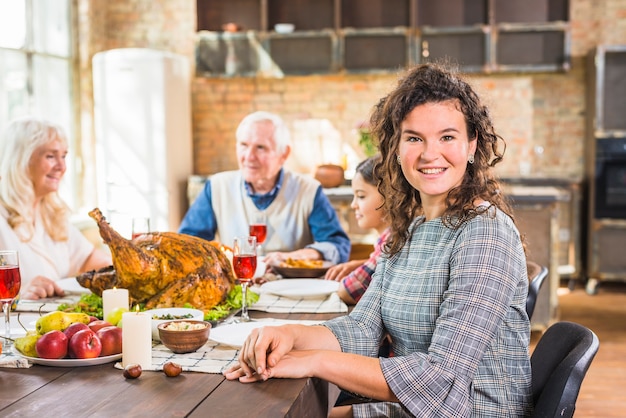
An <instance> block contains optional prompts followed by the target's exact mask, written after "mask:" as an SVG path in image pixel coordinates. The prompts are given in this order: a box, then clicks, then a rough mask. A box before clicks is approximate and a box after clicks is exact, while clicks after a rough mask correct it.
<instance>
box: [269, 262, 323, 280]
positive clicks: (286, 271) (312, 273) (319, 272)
mask: <svg viewBox="0 0 626 418" xmlns="http://www.w3.org/2000/svg"><path fill="white" fill-rule="evenodd" d="M332 266H333V263H331V262H330V261H324V262H323V263H322V267H314V268H306V267H286V266H280V265H277V264H272V269H273V270H274V271H275V272H276V273H278V274H280V275H281V276H283V277H284V278H309V279H312V278H317V277H322V276H323V275H324V274H326V271H328V269H329V268H331V267H332Z"/></svg>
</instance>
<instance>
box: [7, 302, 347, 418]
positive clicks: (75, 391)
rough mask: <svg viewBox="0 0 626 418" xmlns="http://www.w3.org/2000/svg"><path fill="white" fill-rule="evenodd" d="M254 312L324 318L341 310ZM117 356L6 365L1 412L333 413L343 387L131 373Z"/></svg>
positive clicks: (36, 414)
mask: <svg viewBox="0 0 626 418" xmlns="http://www.w3.org/2000/svg"><path fill="white" fill-rule="evenodd" d="M250 314H251V316H252V317H257V318H261V317H272V318H284V319H313V320H324V319H330V318H332V317H335V316H337V314H266V313H262V312H250ZM113 364H114V363H109V364H105V365H99V366H89V367H73V368H63V367H47V366H40V365H34V366H32V367H31V368H29V369H8V368H2V369H0V387H1V389H0V416H2V417H20V418H23V417H46V416H60V417H61V416H62V417H85V416H89V417H114V416H115V417H116V416H119V417H326V416H327V415H328V411H329V410H330V408H331V407H332V405H333V404H334V401H335V399H336V398H337V395H338V394H339V389H338V388H337V387H336V386H334V385H332V384H329V383H327V382H325V381H322V380H319V379H270V380H268V381H266V382H260V383H251V384H242V383H239V382H237V381H228V380H226V379H224V377H223V376H222V375H221V374H208V373H194V372H183V373H182V374H181V375H180V376H178V377H176V378H171V377H166V376H165V374H164V373H162V372H151V371H145V372H144V373H143V374H142V375H141V376H140V377H139V378H138V379H135V380H126V379H125V378H124V377H123V376H122V371H121V370H119V369H116V368H114V367H113Z"/></svg>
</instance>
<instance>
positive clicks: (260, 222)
mask: <svg viewBox="0 0 626 418" xmlns="http://www.w3.org/2000/svg"><path fill="white" fill-rule="evenodd" d="M249 234H250V235H252V236H253V237H256V242H257V253H258V254H259V255H261V254H262V248H261V244H263V242H265V237H266V236H267V219H266V217H265V212H257V213H255V214H254V215H252V220H251V221H250V232H249Z"/></svg>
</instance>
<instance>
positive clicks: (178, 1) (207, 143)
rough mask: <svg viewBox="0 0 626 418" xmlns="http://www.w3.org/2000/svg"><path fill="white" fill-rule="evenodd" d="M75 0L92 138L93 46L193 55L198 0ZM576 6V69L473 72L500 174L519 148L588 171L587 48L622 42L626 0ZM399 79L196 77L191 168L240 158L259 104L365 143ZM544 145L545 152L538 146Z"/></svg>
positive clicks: (563, 170)
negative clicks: (240, 144)
mask: <svg viewBox="0 0 626 418" xmlns="http://www.w3.org/2000/svg"><path fill="white" fill-rule="evenodd" d="M74 1H76V2H77V4H78V6H79V7H78V10H79V16H78V19H79V35H80V38H79V39H80V43H79V45H78V50H79V51H80V68H81V71H82V77H81V115H82V124H83V134H84V138H83V142H84V143H87V145H88V143H89V141H91V140H92V138H93V134H92V121H91V119H92V107H93V105H92V100H91V96H90V94H91V86H90V83H91V79H90V71H91V69H90V59H91V57H92V56H93V54H95V53H97V52H99V51H101V50H105V49H109V48H120V47H150V48H156V49H164V50H169V51H172V52H176V53H181V54H184V55H187V56H189V58H190V60H191V61H192V62H193V56H194V53H193V50H194V48H193V45H194V39H195V22H196V20H195V19H196V17H195V0H158V1H157V0H132V1H131V0H74ZM570 13H571V23H572V45H571V51H572V58H573V59H572V64H573V65H572V69H571V71H569V72H567V73H542V74H506V75H490V76H474V77H473V81H474V83H475V84H476V86H477V89H479V90H480V91H481V93H482V94H483V95H484V98H485V100H487V102H488V103H489V104H490V107H491V109H492V113H493V114H494V119H495V123H496V126H497V128H498V131H499V132H500V133H501V134H502V135H503V137H504V138H505V139H506V140H507V143H508V151H507V156H508V158H507V157H505V163H504V164H502V165H501V167H500V169H499V170H500V172H501V174H503V175H511V176H517V175H519V173H520V164H519V162H520V158H524V159H527V160H528V162H529V163H530V166H531V172H532V173H533V174H534V175H539V176H546V177H547V176H553V177H567V178H582V177H583V172H584V168H583V167H584V138H585V131H584V129H585V110H586V102H585V83H586V80H585V60H584V57H585V56H586V55H587V53H588V51H589V50H590V49H591V48H593V47H594V46H595V45H597V44H603V43H607V44H617V43H622V44H624V43H626V0H570ZM395 79H396V77H395V75H393V74H391V75H380V76H374V75H329V76H307V77H285V78H283V79H260V78H230V79H229V78H195V79H194V81H193V85H192V96H193V97H192V112H193V115H192V117H193V141H194V172H195V173H197V174H210V173H214V172H218V171H222V170H226V169H232V168H235V167H236V161H235V158H234V131H235V128H236V126H237V123H238V122H239V120H240V119H241V118H242V117H243V116H244V115H245V114H247V113H248V112H251V111H254V110H260V109H263V110H269V111H274V112H277V113H279V114H281V115H282V116H283V117H284V118H285V119H286V120H287V121H288V123H289V124H290V126H292V128H293V129H294V130H295V127H296V125H297V124H298V122H302V121H308V120H314V121H326V122H328V123H329V125H330V126H331V127H332V130H333V132H335V133H336V134H337V135H338V137H339V138H340V140H341V141H342V143H343V144H345V147H347V148H348V149H353V150H355V151H354V152H356V153H359V152H360V149H359V147H358V145H356V141H357V136H356V133H355V130H354V127H355V124H356V123H357V122H359V121H361V120H364V119H367V117H368V114H369V110H370V109H371V107H372V106H373V105H374V104H375V103H376V102H377V100H378V99H379V98H380V97H381V96H382V95H383V94H385V93H386V92H387V91H388V90H389V89H390V87H391V86H392V85H393V84H394V82H395ZM292 132H293V130H292ZM298 134H299V136H298V137H296V139H298V138H300V139H302V137H301V136H300V135H305V139H306V138H307V137H306V132H298ZM316 140H317V139H316V138H314V137H312V138H311V141H316ZM542 149H543V150H544V152H543V153H541V152H538V151H540V150H542ZM343 151H344V150H342V152H343ZM317 158H320V159H321V158H323V157H322V156H320V155H318V156H317ZM296 163H298V162H296ZM292 164H294V162H292ZM296 165H297V164H296Z"/></svg>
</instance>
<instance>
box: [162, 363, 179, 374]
mask: <svg viewBox="0 0 626 418" xmlns="http://www.w3.org/2000/svg"><path fill="white" fill-rule="evenodd" d="M182 371H183V368H182V367H180V364H176V363H174V362H172V361H168V362H167V363H165V364H164V365H163V373H165V375H166V376H167V377H176V376H178V375H179V374H180V373H181V372H182Z"/></svg>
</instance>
